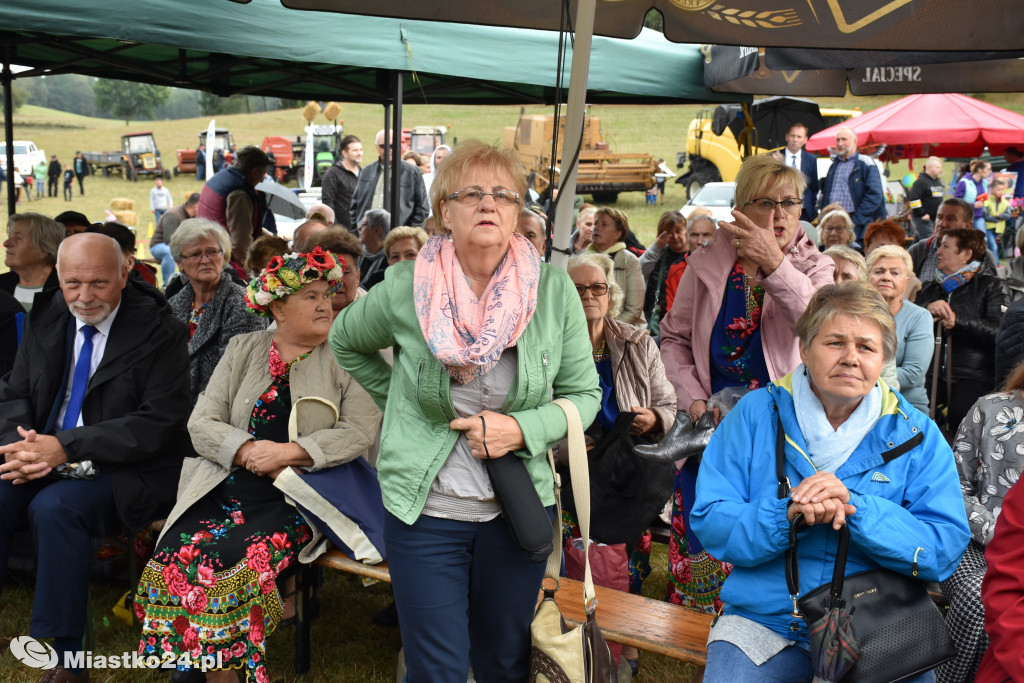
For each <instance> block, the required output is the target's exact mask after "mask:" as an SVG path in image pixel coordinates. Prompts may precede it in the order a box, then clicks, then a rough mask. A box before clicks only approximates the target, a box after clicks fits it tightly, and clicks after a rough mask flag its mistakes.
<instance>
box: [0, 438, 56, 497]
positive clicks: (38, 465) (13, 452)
mask: <svg viewBox="0 0 1024 683" xmlns="http://www.w3.org/2000/svg"><path fill="white" fill-rule="evenodd" d="M18 436H20V437H21V438H22V440H21V441H15V442H14V443H12V444H7V445H6V446H0V455H3V457H4V461H5V462H4V463H3V464H2V465H0V479H4V480H6V481H9V482H11V483H12V484H25V483H28V482H30V481H32V480H34V479H41V478H43V477H45V476H46V475H48V474H49V473H50V472H52V471H53V469H54V468H56V467H58V466H60V465H63V464H64V463H66V462H67V461H68V456H67V454H66V453H65V452H64V447H63V446H62V445H61V443H60V441H58V440H57V437H55V436H51V435H49V434H37V433H36V430H34V429H24V428H23V427H18Z"/></svg>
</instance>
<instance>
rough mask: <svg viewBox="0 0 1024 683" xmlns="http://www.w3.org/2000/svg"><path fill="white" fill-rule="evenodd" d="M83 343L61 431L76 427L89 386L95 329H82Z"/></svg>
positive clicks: (87, 327) (91, 327) (89, 326)
mask: <svg viewBox="0 0 1024 683" xmlns="http://www.w3.org/2000/svg"><path fill="white" fill-rule="evenodd" d="M82 334H83V335H85V341H84V342H83V343H82V350H81V351H79V353H78V362H77V363H75V374H74V377H72V379H71V398H69V399H68V408H67V410H65V411H64V422H62V423H61V426H60V428H61V429H73V428H74V427H77V426H78V416H79V415H81V413H82V401H83V400H84V399H85V388H86V387H87V386H89V368H90V367H91V366H92V336H93V335H94V334H96V328H95V327H93V326H92V325H86V326H85V327H83V328H82Z"/></svg>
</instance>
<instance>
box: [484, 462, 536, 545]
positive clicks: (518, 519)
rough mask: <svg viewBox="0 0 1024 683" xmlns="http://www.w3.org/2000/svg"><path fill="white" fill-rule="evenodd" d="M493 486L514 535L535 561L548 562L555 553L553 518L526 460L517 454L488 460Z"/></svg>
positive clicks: (487, 465)
mask: <svg viewBox="0 0 1024 683" xmlns="http://www.w3.org/2000/svg"><path fill="white" fill-rule="evenodd" d="M484 466H485V467H486V469H487V474H488V475H489V476H490V478H491V488H492V489H494V496H495V497H496V498H497V499H498V504H499V505H500V506H501V514H502V516H503V517H504V518H505V521H506V522H507V523H508V528H509V531H510V532H511V533H512V537H513V538H515V539H516V543H518V544H519V547H520V548H522V549H523V550H525V551H526V552H527V553H528V554H529V556H530V560H532V561H533V562H546V561H547V559H548V556H549V555H550V554H551V550H552V543H551V519H550V518H549V517H548V512H547V510H545V509H544V503H542V502H541V499H540V495H539V494H538V493H537V487H535V486H534V485H533V480H532V479H530V473H529V472H528V471H527V469H526V463H525V462H523V460H522V458H520V457H519V456H517V455H516V454H515V453H508V454H507V455H505V456H504V457H501V458H489V459H487V460H484Z"/></svg>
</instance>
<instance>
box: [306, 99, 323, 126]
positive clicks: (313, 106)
mask: <svg viewBox="0 0 1024 683" xmlns="http://www.w3.org/2000/svg"><path fill="white" fill-rule="evenodd" d="M319 113H320V103H319V102H315V101H313V100H310V101H309V102H306V106H305V107H303V108H302V118H304V119H306V120H307V121H309V122H310V123H313V119H315V118H316V115H317V114H319Z"/></svg>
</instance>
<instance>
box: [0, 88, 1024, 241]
mask: <svg viewBox="0 0 1024 683" xmlns="http://www.w3.org/2000/svg"><path fill="white" fill-rule="evenodd" d="M893 99H895V98H893V97H862V98H855V97H852V96H848V97H846V98H823V99H820V100H818V101H819V103H820V104H821V106H838V107H847V108H859V109H861V110H862V111H868V110H871V109H874V108H875V107H878V106H880V105H882V104H885V103H887V102H890V101H892V100H893ZM984 99H986V100H987V101H989V102H992V103H993V104H997V105H999V106H1003V107H1006V108H1008V109H1011V110H1014V111H1018V112H1024V94H994V95H987V96H985V98H984ZM343 106H344V108H343V111H342V115H341V118H342V120H343V121H344V124H345V130H346V132H349V133H354V134H356V135H358V136H359V137H361V138H362V139H363V140H364V142H367V141H369V140H370V139H371V138H372V136H373V135H374V134H375V133H376V131H377V130H379V129H380V128H382V127H383V126H384V116H383V109H382V108H381V107H379V106H377V105H370V104H347V105H343ZM700 108H701V107H700V106H698V105H661V106H651V105H643V106H628V105H602V106H592V107H590V108H589V112H590V113H591V114H592V115H594V116H598V117H600V119H601V122H602V127H603V129H604V134H605V137H606V139H607V140H608V141H609V142H610V144H611V148H612V149H613V150H614V151H619V152H649V153H650V154H652V155H654V156H655V157H656V158H657V157H662V158H664V159H665V160H666V162H667V163H668V165H669V166H670V167H671V166H672V165H673V164H674V163H675V157H676V152H677V151H682V150H684V149H685V144H686V140H685V136H686V128H687V126H688V125H689V123H690V120H691V119H692V118H693V117H694V116H695V115H696V114H697V112H698V111H699V110H700ZM524 111H525V112H526V113H528V114H535V113H536V114H543V113H550V111H551V109H550V108H547V107H536V106H535V107H526V108H525V109H524ZM519 113H520V107H518V106H486V107H474V106H468V105H463V106H436V105H410V106H407V107H405V110H404V113H403V122H404V125H406V126H414V125H449V126H450V137H453V138H455V139H456V140H465V139H469V138H477V139H480V140H484V141H486V142H491V143H495V144H500V143H501V140H502V135H503V130H504V127H505V126H514V125H515V124H516V121H517V120H518V117H519ZM318 122H320V123H325V122H326V121H325V120H323V119H322V117H321V119H320V120H318ZM208 123H209V119H205V118H203V119H181V120H176V121H147V122H141V123H135V122H133V123H131V124H130V125H127V126H126V125H125V123H124V122H123V121H114V120H110V119H94V118H88V117H84V116H77V115H75V114H68V113H65V112H58V111H54V110H50V109H43V108H40V107H35V106H32V105H26V106H25V107H23V108H22V109H20V110H19V111H18V112H16V113H15V115H14V137H15V139H17V140H22V139H27V140H32V141H34V142H35V143H36V144H37V145H38V146H39V147H41V148H43V149H45V150H46V153H47V155H49V154H52V153H56V154H57V155H58V158H59V159H60V160H61V162H63V163H68V162H70V160H71V159H72V157H73V156H74V152H75V151H76V150H83V151H103V150H111V149H117V148H118V147H119V146H120V136H121V135H122V134H123V133H126V132H138V131H153V133H154V135H155V137H156V142H157V145H158V146H159V148H160V151H161V154H162V157H163V162H164V164H165V165H166V166H168V167H171V168H173V166H174V164H175V163H176V159H175V150H177V149H185V148H187V149H193V148H195V146H196V144H197V142H198V138H197V135H198V133H199V132H200V131H202V130H205V129H206V126H207V124H208ZM217 125H218V126H220V127H226V128H228V129H230V130H231V131H232V132H233V134H234V138H235V142H236V143H237V144H238V145H239V146H242V145H246V144H254V145H259V144H260V143H261V142H262V141H263V137H264V136H266V135H286V136H293V135H299V134H301V132H302V128H303V126H304V125H305V121H304V119H303V118H302V117H301V116H300V110H297V109H293V110H282V111H276V112H268V113H263V114H234V115H230V116H220V117H217ZM365 147H366V148H367V149H368V150H371V149H372V146H371V145H369V144H366V145H365ZM369 160H370V159H369V158H367V161H369ZM907 168H908V166H907V163H906V162H901V163H899V164H894V165H893V167H892V169H891V177H892V178H899V177H901V176H902V175H903V174H904V173H906V172H907ZM920 168H921V166H920V163H919V164H917V165H916V166H915V169H917V170H920ZM151 187H152V181H151V180H148V179H145V178H144V179H142V180H140V181H139V182H137V183H131V182H127V181H125V180H122V179H120V178H117V177H111V178H102V177H96V176H90V177H88V178H87V179H86V194H85V196H84V197H81V196H79V195H78V194H77V186H76V194H75V197H74V199H73V200H72V201H71V202H65V201H64V200H63V199H60V198H57V199H43V200H42V201H41V202H38V203H37V202H31V203H28V202H23V203H22V204H20V205H19V207H18V209H19V210H20V211H27V210H32V211H40V212H42V213H46V214H49V215H56V214H58V213H60V212H61V211H65V210H67V209H69V208H72V209H75V210H77V211H81V212H83V213H85V214H86V215H87V216H89V217H90V218H91V219H93V220H100V219H101V218H102V216H103V210H104V209H106V208H107V207H108V206H109V204H110V200H111V199H113V198H115V197H124V198H128V199H132V200H134V201H135V206H136V209H135V210H136V213H137V214H138V216H139V222H138V225H137V226H136V227H137V228H138V229H139V233H140V235H141V236H143V237H144V236H145V235H147V226H148V225H149V224H150V223H151V222H152V214H151V213H150V212H149V190H150V188H151ZM168 187H169V188H170V189H171V191H172V192H173V193H174V197H175V202H180V201H181V200H182V198H183V197H185V196H187V195H188V193H190V192H194V191H196V190H198V189H199V187H200V185H199V183H197V182H196V181H195V179H194V178H187V177H178V178H174V179H172V180H171V181H170V182H169V183H168ZM685 200H686V194H685V191H684V190H683V188H682V186H680V185H677V184H675V183H673V182H671V181H670V182H669V183H668V187H667V196H666V198H665V203H664V205H659V206H649V205H645V204H644V197H643V194H642V193H640V192H632V193H624V194H622V195H620V197H619V201H618V204H617V206H618V207H619V208H620V209H622V210H624V211H626V213H627V214H628V215H629V217H630V222H631V225H632V227H633V229H634V230H635V232H637V234H638V235H639V236H640V239H641V240H642V241H644V242H645V243H646V242H649V241H650V240H651V239H653V234H654V230H655V227H656V225H657V221H658V217H659V216H660V215H661V213H662V212H663V211H665V210H667V209H678V208H679V207H680V206H682V204H683V203H684V202H685ZM6 208H7V207H6V202H4V204H3V207H2V209H0V210H2V211H3V212H4V214H3V215H4V216H5V217H6ZM5 222H6V221H5Z"/></svg>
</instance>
